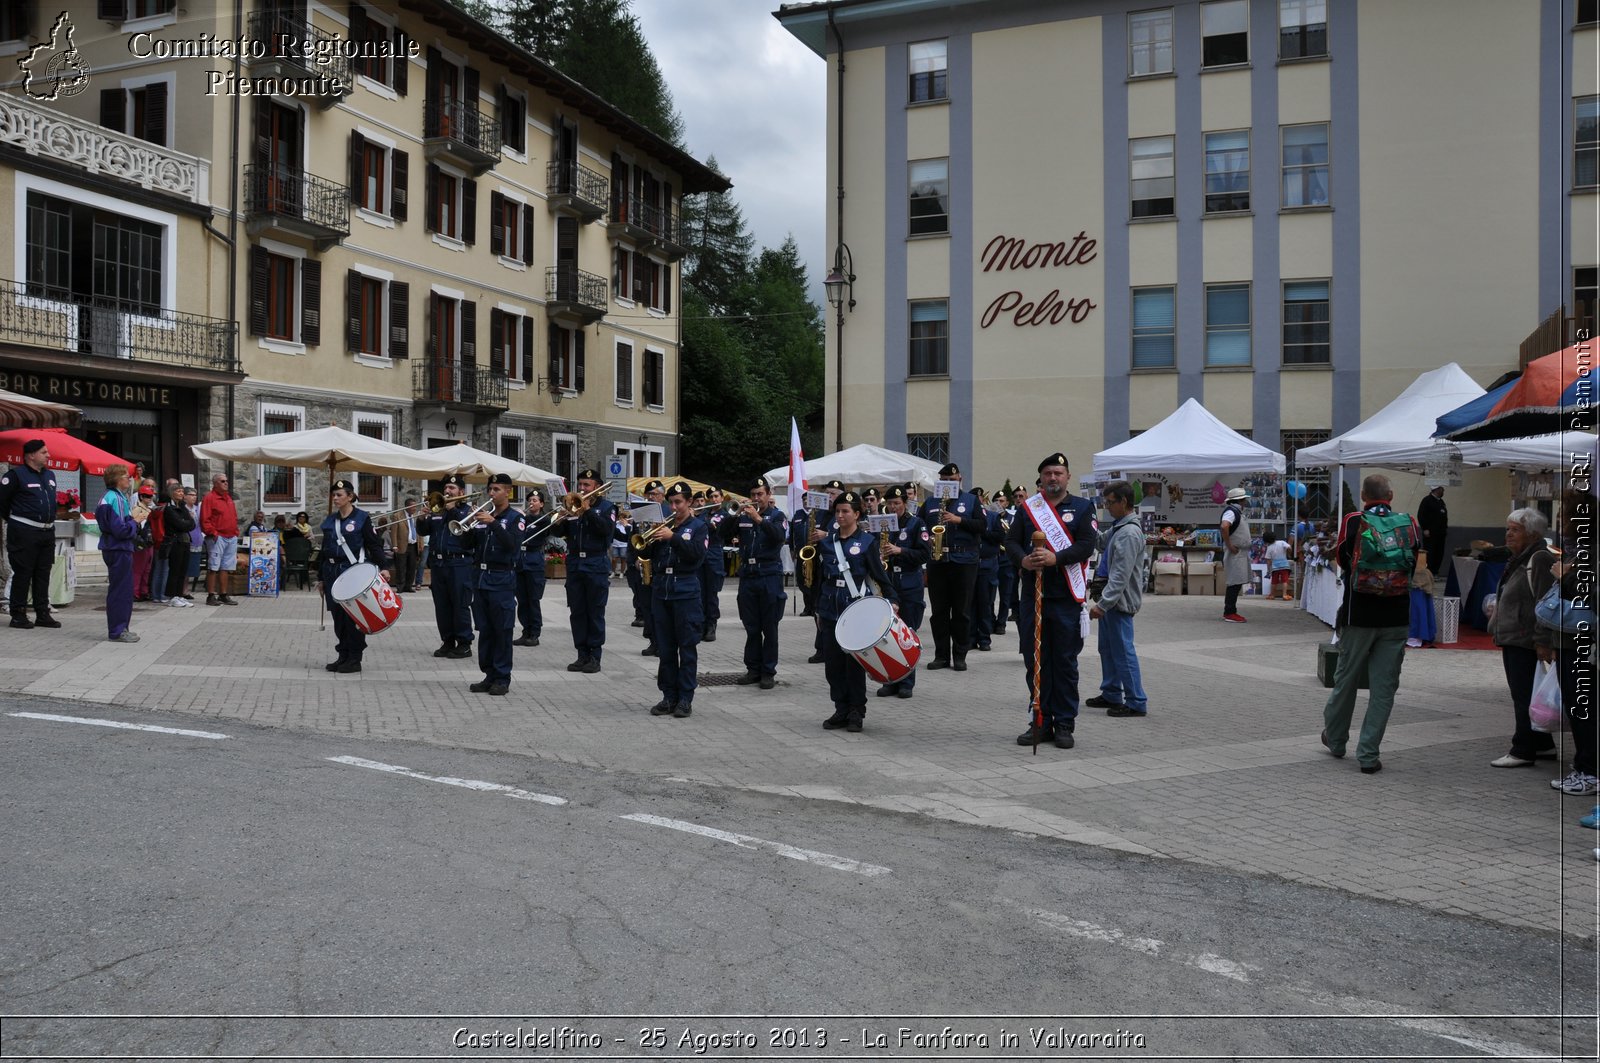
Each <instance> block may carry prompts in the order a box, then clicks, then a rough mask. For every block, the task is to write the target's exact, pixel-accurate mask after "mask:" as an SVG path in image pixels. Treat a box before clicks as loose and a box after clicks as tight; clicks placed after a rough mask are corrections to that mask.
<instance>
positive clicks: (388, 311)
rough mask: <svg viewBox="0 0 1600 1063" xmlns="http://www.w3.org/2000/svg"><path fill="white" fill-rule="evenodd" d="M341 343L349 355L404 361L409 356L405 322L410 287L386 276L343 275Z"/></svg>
mask: <svg viewBox="0 0 1600 1063" xmlns="http://www.w3.org/2000/svg"><path fill="white" fill-rule="evenodd" d="M344 294H345V318H346V336H345V342H346V344H347V345H348V346H349V348H350V351H351V353H352V354H364V355H367V356H368V357H372V358H404V357H406V355H407V354H408V353H409V344H408V342H407V341H408V339H409V335H408V330H407V324H408V321H407V318H408V317H409V314H410V303H411V287H410V285H408V284H406V283H405V282H404V281H396V280H392V279H390V278H389V277H388V275H382V276H375V275H372V274H367V273H361V272H357V271H356V270H353V269H352V270H349V271H347V272H346V273H345V287H344Z"/></svg>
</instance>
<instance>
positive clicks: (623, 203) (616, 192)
mask: <svg viewBox="0 0 1600 1063" xmlns="http://www.w3.org/2000/svg"><path fill="white" fill-rule="evenodd" d="M627 203H628V164H627V163H625V162H623V161H622V156H621V155H618V154H617V153H616V152H614V151H613V152H612V153H611V218H612V220H613V221H622V222H625V221H628V220H629V219H628V207H627Z"/></svg>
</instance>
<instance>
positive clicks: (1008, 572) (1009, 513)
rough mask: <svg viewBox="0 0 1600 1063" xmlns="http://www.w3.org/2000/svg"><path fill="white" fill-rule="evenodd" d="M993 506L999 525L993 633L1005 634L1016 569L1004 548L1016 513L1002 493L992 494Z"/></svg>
mask: <svg viewBox="0 0 1600 1063" xmlns="http://www.w3.org/2000/svg"><path fill="white" fill-rule="evenodd" d="M994 506H995V509H996V510H997V516H998V517H999V524H1000V557H999V560H1000V569H999V581H998V582H999V586H998V587H997V588H996V591H997V592H998V597H999V602H998V604H997V605H996V606H995V614H994V633H995V634H996V635H1004V634H1005V633H1006V621H1008V620H1010V619H1011V616H1012V613H1013V604H1014V603H1015V601H1016V598H1017V567H1016V565H1014V564H1012V562H1011V552H1010V551H1008V550H1007V549H1006V547H1005V541H1006V536H1008V535H1010V534H1011V525H1012V522H1013V521H1015V520H1016V519H1017V511H1016V509H1015V508H1013V507H1012V505H1011V499H1010V498H1008V497H1006V493H1005V492H1004V491H996V492H995V493H994Z"/></svg>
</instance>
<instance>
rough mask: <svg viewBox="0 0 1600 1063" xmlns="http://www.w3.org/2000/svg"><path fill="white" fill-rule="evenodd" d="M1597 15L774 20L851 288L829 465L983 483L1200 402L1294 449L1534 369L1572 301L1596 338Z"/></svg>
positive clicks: (1340, 13) (1101, 443) (1317, 3)
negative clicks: (817, 97) (1415, 402)
mask: <svg viewBox="0 0 1600 1063" xmlns="http://www.w3.org/2000/svg"><path fill="white" fill-rule="evenodd" d="M1596 6H1597V5H1596V3H1595V2H1594V0H1576V2H1574V0H1564V2H1563V0H1545V2H1541V3H1535V2H1531V0H1530V2H1516V3H1505V2H1503V0H1456V2H1452V3H1450V4H1448V5H1445V4H1439V3H1435V2H1428V0H1179V2H1176V3H1167V4H1164V5H1163V4H1160V3H1152V2H1151V0H1131V2H1122V3H1119V2H1109V3H1108V2H1104V0H1061V2H1059V3H1050V4H1043V3H1038V2H1032V0H987V2H985V3H982V4H973V3H962V2H956V0H835V2H832V3H802V4H791V5H786V6H785V7H783V8H782V9H780V10H779V11H778V12H777V13H776V16H775V17H776V18H777V19H778V20H779V21H780V22H781V23H782V24H783V25H784V26H785V27H786V28H787V29H788V30H789V31H790V32H791V33H793V34H794V35H795V36H796V37H797V38H798V39H800V40H801V41H803V42H804V43H806V44H807V45H808V46H810V47H811V48H812V49H813V50H814V51H815V52H816V53H817V54H818V55H820V56H823V57H824V58H825V59H826V60H827V63H828V78H827V83H828V106H827V113H828V116H829V129H828V146H827V151H828V172H829V178H828V187H827V189H826V190H825V192H824V194H826V195H827V196H828V227H829V234H830V236H831V237H832V238H833V239H834V240H835V241H836V243H837V244H838V245H840V246H841V247H844V248H848V252H841V253H840V258H839V259H838V260H836V266H837V267H838V268H837V272H838V273H839V274H840V276H841V277H842V278H843V279H845V280H847V281H848V280H850V277H849V276H848V275H849V274H853V283H851V284H850V285H849V288H848V291H847V292H846V293H845V295H846V298H847V299H848V300H853V303H850V302H846V304H845V305H844V306H843V307H842V308H841V311H840V314H839V317H840V319H841V321H842V324H840V325H838V326H837V327H835V328H831V329H830V330H829V334H828V377H827V384H828V389H829V396H828V402H827V417H828V425H827V436H826V438H827V440H828V442H829V446H830V447H833V446H836V445H839V444H842V445H850V444H853V443H857V442H871V443H881V444H883V445H885V446H890V447H893V448H895V449H909V450H911V451H912V452H914V453H919V454H922V455H923V456H926V457H935V458H938V459H944V458H945V457H946V456H948V457H949V458H952V459H954V460H956V461H957V462H959V463H960V464H961V465H962V467H963V468H964V469H966V470H968V482H969V483H971V482H974V481H976V482H978V483H981V484H982V485H984V486H998V485H999V483H1000V481H1002V480H1003V479H1004V478H1005V477H1007V476H1010V477H1012V478H1014V479H1022V478H1026V479H1023V482H1027V481H1028V480H1031V477H1032V471H1031V470H1032V469H1033V468H1034V466H1035V464H1036V463H1037V461H1038V457H1039V455H1040V454H1043V453H1046V452H1048V451H1050V450H1052V449H1055V448H1057V447H1061V448H1063V449H1065V451H1066V452H1067V454H1068V455H1069V457H1071V458H1072V459H1073V461H1074V467H1075V469H1077V470H1079V471H1087V469H1088V467H1089V459H1090V457H1091V455H1092V454H1093V453H1094V452H1095V451H1098V450H1101V449H1104V448H1105V447H1108V446H1111V445H1114V444H1116V443H1118V442H1121V441H1123V440H1125V439H1128V438H1129V437H1130V436H1131V435H1134V434H1137V433H1138V432H1140V431H1142V430H1144V429H1147V428H1149V427H1151V426H1152V425H1154V424H1156V423H1157V422H1159V421H1160V420H1161V419H1162V418H1164V417H1165V416H1167V415H1168V414H1169V413H1171V412H1172V411H1173V410H1174V409H1176V408H1177V407H1178V406H1179V405H1180V404H1181V403H1183V402H1184V401H1185V400H1187V399H1189V398H1195V399H1198V400H1200V401H1201V402H1202V403H1204V405H1205V406H1206V407H1207V408H1208V409H1209V410H1211V411H1212V412H1213V413H1214V414H1216V415H1217V416H1218V417H1219V418H1220V419H1222V420H1223V421H1224V422H1226V423H1227V424H1228V425H1229V426H1231V427H1233V428H1235V429H1237V430H1240V431H1243V432H1246V433H1247V434H1249V435H1251V436H1252V437H1253V438H1254V439H1255V440H1256V441H1258V442H1261V443H1265V444H1267V445H1268V446H1270V447H1272V448H1274V449H1280V450H1283V451H1284V452H1286V453H1289V454H1291V455H1292V453H1293V450H1294V448H1295V447H1297V446H1304V445H1308V444H1309V443H1312V442H1318V441H1321V440H1323V439H1326V438H1328V437H1329V435H1330V434H1337V433H1339V432H1342V431H1344V430H1346V429H1348V428H1351V427H1353V426H1354V425H1355V424H1357V423H1358V422H1360V421H1361V420H1362V419H1363V418H1365V417H1366V416H1369V415H1371V414H1372V413H1374V412H1375V411H1376V410H1377V409H1379V408H1380V407H1381V406H1383V405H1384V404H1385V403H1386V402H1388V401H1389V400H1390V399H1392V398H1394V396H1396V395H1397V394H1398V393H1399V392H1400V391H1401V390H1403V389H1404V388H1405V386H1406V385H1407V384H1409V383H1410V382H1411V381H1412V380H1413V379H1415V377H1416V376H1417V375H1419V374H1420V373H1421V372H1423V371H1425V370H1428V369H1432V368H1435V367H1438V366H1440V365H1442V364H1445V363H1447V362H1450V361H1456V362H1459V363H1460V364H1461V365H1462V367H1463V368H1464V369H1466V370H1467V372H1468V373H1469V374H1471V375H1472V376H1473V377H1474V378H1475V379H1476V380H1478V382H1479V383H1484V384H1487V383H1489V382H1490V381H1492V380H1493V379H1494V378H1496V377H1498V376H1500V375H1501V374H1502V373H1504V372H1506V371H1507V370H1511V369H1516V368H1518V365H1517V358H1518V353H1517V352H1518V344H1519V342H1520V341H1521V340H1522V339H1523V338H1524V337H1525V336H1527V335H1528V334H1529V332H1530V331H1531V330H1533V329H1534V328H1535V326H1536V325H1537V324H1538V323H1539V322H1540V320H1541V319H1543V318H1545V317H1546V315H1549V314H1551V313H1552V312H1554V311H1556V310H1557V309H1558V308H1562V307H1564V308H1565V310H1566V313H1567V315H1568V316H1569V317H1573V318H1575V319H1577V320H1576V321H1575V322H1572V323H1570V324H1587V325H1588V326H1589V327H1592V326H1593V320H1594V305H1595V288H1596V264H1597V262H1600V251H1597V248H1596V232H1597V228H1596V227H1597V222H1600V214H1597V209H1596V204H1597V197H1596V186H1597V157H1600V114H1597V100H1600V97H1597V95H1596V94H1597V93H1600V84H1597V63H1596V55H1597V48H1600V30H1597V26H1596V23H1595V19H1596ZM819 191H824V190H819ZM1397 486H1399V485H1398V483H1397ZM1502 489H1503V481H1497V486H1496V490H1495V492H1494V493H1495V494H1498V495H1499V497H1498V498H1497V499H1495V501H1494V503H1493V505H1490V506H1489V507H1488V508H1487V509H1486V511H1485V513H1483V514H1480V515H1479V516H1478V517H1477V519H1476V520H1474V521H1467V522H1468V523H1483V524H1489V525H1493V526H1498V523H1499V515H1500V514H1503V512H1504V510H1503V509H1501V508H1500V506H1501V505H1502V504H1503V502H1504V500H1505V496H1504V494H1503V493H1500V492H1501V491H1502ZM1421 493H1422V491H1421V489H1420V487H1419V486H1418V485H1415V484H1412V483H1409V482H1407V483H1406V484H1404V485H1403V486H1402V489H1401V492H1400V497H1401V498H1402V499H1403V500H1407V501H1408V502H1409V500H1410V498H1411V496H1412V495H1413V494H1415V496H1417V497H1420V495H1421ZM1461 516H1462V515H1458V516H1457V522H1458V523H1462V522H1463V521H1461Z"/></svg>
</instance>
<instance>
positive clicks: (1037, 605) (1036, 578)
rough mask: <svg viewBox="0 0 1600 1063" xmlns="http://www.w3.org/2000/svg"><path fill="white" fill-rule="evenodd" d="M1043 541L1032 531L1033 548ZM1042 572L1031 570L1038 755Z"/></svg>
mask: <svg viewBox="0 0 1600 1063" xmlns="http://www.w3.org/2000/svg"><path fill="white" fill-rule="evenodd" d="M1044 543H1045V534H1044V532H1042V531H1036V532H1034V533H1033V548H1034V549H1035V550H1037V549H1039V548H1040V547H1041V546H1043V545H1044ZM1043 611H1044V572H1043V571H1042V570H1040V569H1034V572H1033V755H1034V756H1036V757H1037V756H1038V755H1039V731H1040V730H1041V729H1042V728H1043V727H1044V698H1043V695H1042V693H1041V691H1040V689H1039V684H1040V675H1041V672H1042V670H1043V663H1044V662H1043V661H1042V660H1041V658H1040V653H1039V646H1040V641H1041V640H1040V633H1041V632H1042V631H1043V630H1044V617H1043V616H1041V615H1040V614H1041V613H1042V612H1043Z"/></svg>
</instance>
